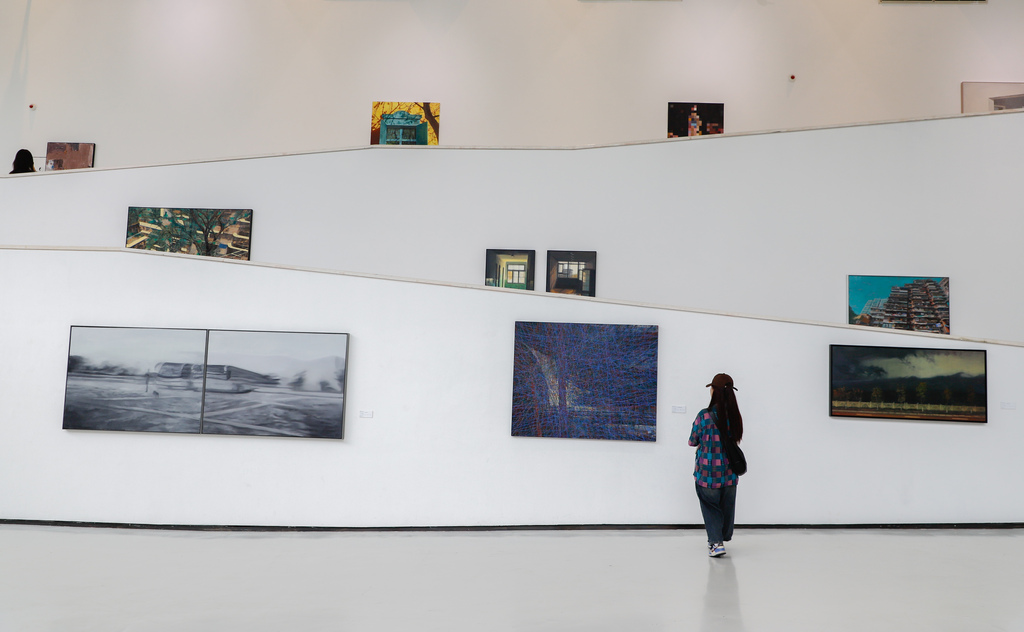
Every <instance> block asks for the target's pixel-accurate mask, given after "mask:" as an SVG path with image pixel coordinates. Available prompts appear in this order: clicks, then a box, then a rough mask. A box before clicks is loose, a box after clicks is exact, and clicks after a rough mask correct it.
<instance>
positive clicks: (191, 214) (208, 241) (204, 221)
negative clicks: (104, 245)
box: [125, 206, 252, 261]
mask: <svg viewBox="0 0 1024 632" xmlns="http://www.w3.org/2000/svg"><path fill="white" fill-rule="evenodd" d="M251 236H252V211H251V210H250V209H206V208H157V207H149V206H129V207H128V233H127V237H126V238H125V247H126V248H135V249H137V250H158V251H160V252H180V253H184V254H190V255H200V256H204V257H221V258H224V259H242V260H244V261H248V260H249V240H250V238H251Z"/></svg>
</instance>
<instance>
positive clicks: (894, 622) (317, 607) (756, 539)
mask: <svg viewBox="0 0 1024 632" xmlns="http://www.w3.org/2000/svg"><path fill="white" fill-rule="evenodd" d="M728 550H729V553H728V555H726V557H724V558H720V559H709V558H708V557H707V552H706V549H705V543H704V537H703V532H701V531H696V530H683V531H530V532H500V531H499V532H471V533H465V532H443V533H423V532H397V533H396V532H391V533H381V532H356V533H353V532H348V533H330V532H319V533H316V532H314V533H310V532H306V533H244V532H230V533H223V532H222V533H217V532H176V531H141V530H120V529H93V528H62V527H36V526H20V525H17V526H16V525H0V569H2V570H0V631H3V632H8V631H19V632H35V631H44V630H45V631H47V632H50V631H63V630H76V631H82V630H117V631H131V632H171V631H174V632H179V631H182V630H188V631H190V632H206V631H210V632H213V631H217V632H223V631H227V630H245V631H246V632H262V631H268V632H269V631H274V632H278V631H281V630H289V631H304V630H346V631H363V630H374V631H376V630H385V631H389V630H403V631H406V630H415V631H416V632H428V631H434V630H436V631H441V630H444V631H445V632H459V631H467V632H468V631H473V632H480V631H487V632H503V631H512V630H516V631H519V630H530V631H533V630H537V631H552V632H554V631H572V632H605V631H607V632H612V631H614V632H622V631H648V630H650V631H670V630H671V631H678V630H714V631H716V632H730V631H735V630H750V631H773V630H779V631H786V632H794V631H797V632H798V631H803V630H808V631H810V630H814V631H820V630H832V631H836V630H838V631H840V632H841V631H844V630H857V631H858V632H859V631H863V630H872V631H888V630H893V631H897V630H898V631H900V632H906V631H908V630H921V631H924V630H927V631H929V632H935V631H944V630H949V631H954V630H955V631H963V630H970V631H976V630H1024V600H1021V598H1020V590H1021V588H1022V587H1024V566H1022V564H1021V560H1024V531H1021V530H977V531H973V530H956V531H947V530H896V531H884V530H877V531H876V530H750V529H738V530H737V531H736V536H735V538H734V540H733V542H731V543H729V545H728Z"/></svg>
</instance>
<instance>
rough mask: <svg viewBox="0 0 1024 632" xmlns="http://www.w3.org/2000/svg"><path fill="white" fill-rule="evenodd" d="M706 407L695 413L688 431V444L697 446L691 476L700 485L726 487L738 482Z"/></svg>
mask: <svg viewBox="0 0 1024 632" xmlns="http://www.w3.org/2000/svg"><path fill="white" fill-rule="evenodd" d="M711 414H712V413H711V411H709V410H708V409H707V408H705V409H704V410H702V411H700V412H699V413H697V418H696V419H694V420H693V430H691V431H690V441H689V444H690V445H692V446H696V447H697V454H696V455H695V458H694V464H693V478H695V479H696V480H697V484H698V485H700V486H701V487H712V488H714V487H727V486H729V485H735V484H737V483H738V482H739V478H738V477H737V476H736V475H735V474H733V473H732V470H731V469H729V460H728V459H727V458H726V456H725V451H724V450H723V448H722V437H721V436H720V435H719V434H718V427H717V426H716V425H715V420H714V418H713V417H712V416H711Z"/></svg>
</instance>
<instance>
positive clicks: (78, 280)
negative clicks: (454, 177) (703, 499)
mask: <svg viewBox="0 0 1024 632" xmlns="http://www.w3.org/2000/svg"><path fill="white" fill-rule="evenodd" d="M211 286H216V287H217V288H219V289H220V290H222V291H223V293H224V295H225V296H230V300H221V301H210V300H209V294H208V292H206V290H208V288H210V287H211ZM0 287H3V293H4V301H3V303H2V304H0V318H2V322H3V327H2V328H0V349H2V350H3V362H2V363H0V402H2V407H3V414H2V415H0V498H2V502H0V517H2V518H7V519H41V520H83V521H113V522H137V523H171V524H232V525H242V524H248V525H332V526H396V525H503V524H565V523H588V524H602V523H633V524H645V523H699V522H700V514H699V510H698V507H697V502H696V499H695V497H694V493H693V489H692V477H691V468H692V459H693V451H692V449H691V448H689V447H687V446H686V438H687V435H688V432H689V428H690V424H691V421H692V418H693V416H694V415H695V414H696V412H697V411H698V410H699V409H700V408H701V407H702V406H703V405H704V404H705V403H706V402H705V399H706V397H707V390H706V389H705V388H704V386H703V385H704V384H706V383H707V381H708V380H709V378H710V377H711V376H712V375H713V374H714V373H716V372H718V371H728V372H730V373H731V374H732V375H733V376H734V378H735V379H736V384H737V386H738V387H739V389H740V392H739V396H740V404H741V406H742V410H743V413H744V419H745V422H746V423H745V425H746V428H747V431H746V435H745V439H744V448H745V450H746V451H747V453H748V457H749V461H750V463H751V470H750V473H749V474H748V475H747V476H746V477H744V478H743V479H742V481H741V484H740V492H739V494H740V495H739V508H738V516H737V519H738V521H739V522H741V523H857V522H867V523H876V522H990V521H1014V522H1020V521H1022V520H1024V504H1022V503H1021V502H1020V501H1019V500H1016V499H1014V498H1013V497H1012V495H1010V496H1007V494H1006V493H1005V490H1006V489H1014V488H1015V487H1017V486H1019V485H1021V484H1022V483H1024V470H1022V468H1021V467H1020V466H1019V465H1018V464H1017V461H1016V459H1014V458H1013V454H1012V451H1013V449H1014V446H1015V445H1018V444H1019V443H1020V442H1021V441H1022V439H1024V424H1021V418H1020V415H1021V413H1020V412H1019V411H1021V410H1024V398H1022V397H1021V394H1022V393H1021V388H1020V375H1021V374H1022V371H1024V348H1021V347H1017V346H1007V345H995V344H977V343H971V342H963V341H957V340H946V339H941V338H937V337H935V336H929V335H923V334H896V333H890V332H885V331H881V330H873V329H855V328H848V327H830V326H818V325H810V324H795V323H786V322H774V321H766V320H757V319H749V318H737V317H730V316H722V315H714V314H701V313H692V312H685V311H678V310H673V309H658V308H653V307H641V306H632V305H625V304H611V303H606V302H602V301H600V300H592V299H579V298H571V297H561V296H552V295H543V294H530V293H521V292H510V291H502V290H493V289H483V288H473V287H456V286H446V285H437V284H424V283H414V282H404V281H395V280H388V279H380V278H364V277H356V276H350V275H338V274H326V273H316V272H305V271H297V270H287V269H278V268H271V267H264V266H259V265H255V264H245V263H229V262H222V261H215V260H209V259H200V258H189V257H183V256H172V255H160V254H153V253H141V252H105V251H100V252H90V251H81V252H77V251H62V250H31V249H0ZM202 295H205V296H206V298H205V299H202V300H201V299H200V296H202ZM516 320H543V321H563V322H566V321H571V322H599V323H632V324H655V325H658V326H659V327H660V344H659V391H658V440H657V442H655V443H632V442H611V441H593V440H561V439H535V438H513V437H511V436H509V435H510V431H509V428H510V399H511V379H512V344H513V323H514V321H516ZM72 324H80V325H114V326H145V327H212V328H238V329H271V330H278V329H279V330H291V331H336V332H347V333H350V334H351V336H352V338H351V347H350V357H349V376H348V398H349V401H348V402H347V403H346V416H347V428H346V432H345V437H346V438H345V439H344V440H343V441H331V440H305V439H278V438H264V437H229V436H181V435H167V434H145V433H118V432H90V431H65V430H62V429H61V417H62V401H63V389H64V378H65V370H66V365H67V346H68V331H69V327H70V325H72ZM830 343H844V344H870V345H893V346H929V347H934V346H943V347H950V348H983V349H986V350H987V352H988V375H989V381H988V389H989V399H988V403H989V411H990V412H989V423H988V424H985V425H981V424H952V423H934V422H899V421H882V420H874V421H872V420H853V419H832V418H830V417H829V416H828V345H829V344H830ZM1004 401H1005V402H1014V403H1016V404H1017V409H1015V410H1003V409H1001V408H1000V402H1004ZM673 405H685V406H687V413H686V414H683V415H681V414H673V413H671V409H672V406H673ZM369 409H372V410H373V411H374V417H373V418H372V419H360V418H359V416H358V411H359V410H369ZM992 481H998V484H991V483H992Z"/></svg>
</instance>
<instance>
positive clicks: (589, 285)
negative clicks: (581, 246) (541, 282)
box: [545, 250, 597, 296]
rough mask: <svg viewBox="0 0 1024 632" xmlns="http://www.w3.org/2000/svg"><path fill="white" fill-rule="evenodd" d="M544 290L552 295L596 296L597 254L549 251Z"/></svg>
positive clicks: (592, 252)
mask: <svg viewBox="0 0 1024 632" xmlns="http://www.w3.org/2000/svg"><path fill="white" fill-rule="evenodd" d="M545 290H546V291H548V292H551V293H553V294H575V295H577V296H597V252H595V251H593V250H549V251H548V265H547V274H546V283H545Z"/></svg>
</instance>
